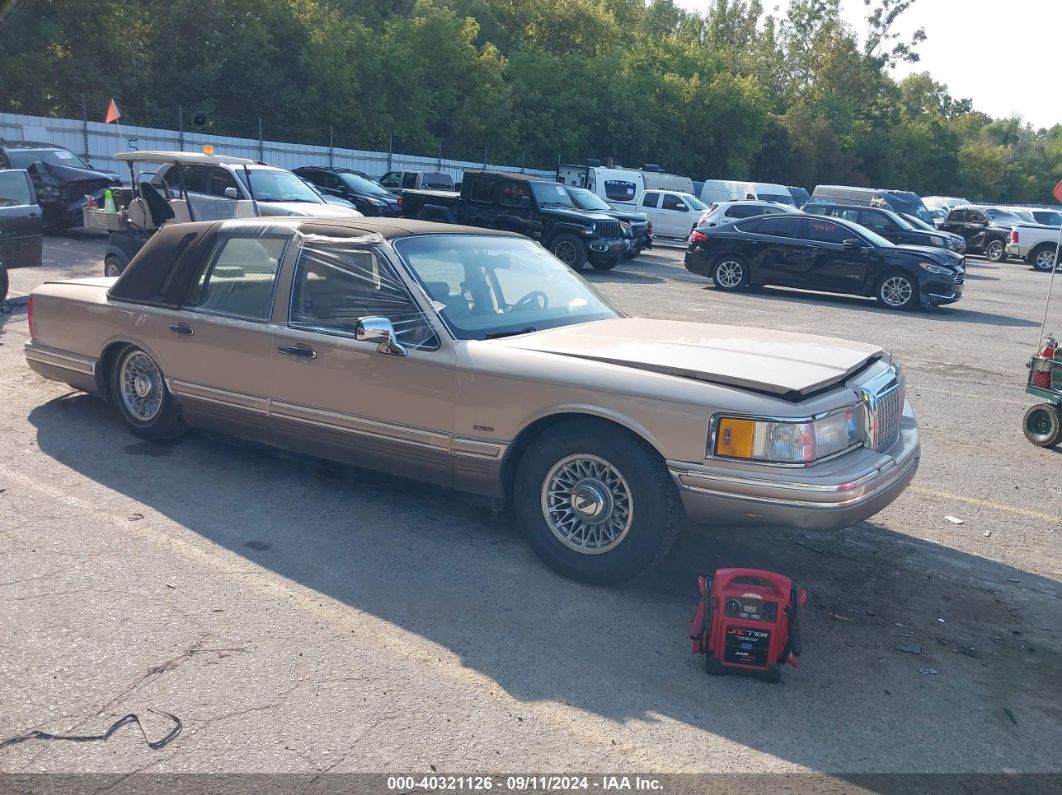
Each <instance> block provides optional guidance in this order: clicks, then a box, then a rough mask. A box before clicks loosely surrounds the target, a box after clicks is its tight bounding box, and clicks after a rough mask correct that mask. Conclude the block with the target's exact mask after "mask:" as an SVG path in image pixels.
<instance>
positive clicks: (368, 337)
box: [354, 316, 407, 356]
mask: <svg viewBox="0 0 1062 795" xmlns="http://www.w3.org/2000/svg"><path fill="white" fill-rule="evenodd" d="M354 338H355V339H356V340H358V342H368V343H371V344H375V345H376V351H377V353H386V354H388V355H390V356H405V355H406V353H407V351H406V349H405V347H403V346H402V345H400V344H399V343H398V342H397V341H396V340H395V327H394V326H393V325H392V324H391V321H390V320H388V319H387V318H385V317H372V316H370V317H363V318H361V319H360V320H359V321H358V325H357V326H356V327H355V328H354Z"/></svg>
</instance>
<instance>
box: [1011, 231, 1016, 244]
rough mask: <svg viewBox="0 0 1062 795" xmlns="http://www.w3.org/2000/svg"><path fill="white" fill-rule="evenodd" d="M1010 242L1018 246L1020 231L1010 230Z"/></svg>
mask: <svg viewBox="0 0 1062 795" xmlns="http://www.w3.org/2000/svg"><path fill="white" fill-rule="evenodd" d="M1010 242H1011V243H1014V244H1017V242H1018V230H1017V229H1011V230H1010Z"/></svg>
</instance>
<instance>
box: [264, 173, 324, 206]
mask: <svg viewBox="0 0 1062 795" xmlns="http://www.w3.org/2000/svg"><path fill="white" fill-rule="evenodd" d="M249 173H250V175H251V192H252V193H253V194H254V198H255V200H256V201H260V202H311V203H313V204H324V203H325V201H324V199H322V198H321V196H320V195H319V194H317V193H315V192H314V191H313V190H311V189H310V188H309V187H308V186H307V185H306V183H305V182H303V181H302V180H301V179H299V178H298V177H297V176H296V175H294V174H292V173H291V172H290V171H272V170H266V169H250V171H249Z"/></svg>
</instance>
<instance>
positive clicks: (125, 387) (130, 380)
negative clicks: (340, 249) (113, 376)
mask: <svg viewBox="0 0 1062 795" xmlns="http://www.w3.org/2000/svg"><path fill="white" fill-rule="evenodd" d="M119 380H120V390H119V391H120V396H121V399H122V404H123V405H124V406H125V409H126V411H128V412H129V413H130V414H131V415H132V416H133V418H134V419H136V420H139V421H140V422H151V420H153V419H155V417H157V416H158V413H159V411H160V410H161V409H162V396H163V383H162V373H160V372H159V368H158V366H157V365H156V364H155V362H154V361H152V359H151V357H150V356H148V355H147V354H146V353H144V352H143V351H136V352H134V353H131V354H129V355H128V356H126V357H125V359H124V360H123V361H122V369H121V373H120V377H119Z"/></svg>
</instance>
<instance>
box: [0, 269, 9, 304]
mask: <svg viewBox="0 0 1062 795" xmlns="http://www.w3.org/2000/svg"><path fill="white" fill-rule="evenodd" d="M10 288H11V283H10V280H9V279H8V276H7V268H5V267H4V264H3V263H2V262H0V302H3V301H6V300H7V291H8V290H9V289H10Z"/></svg>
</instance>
